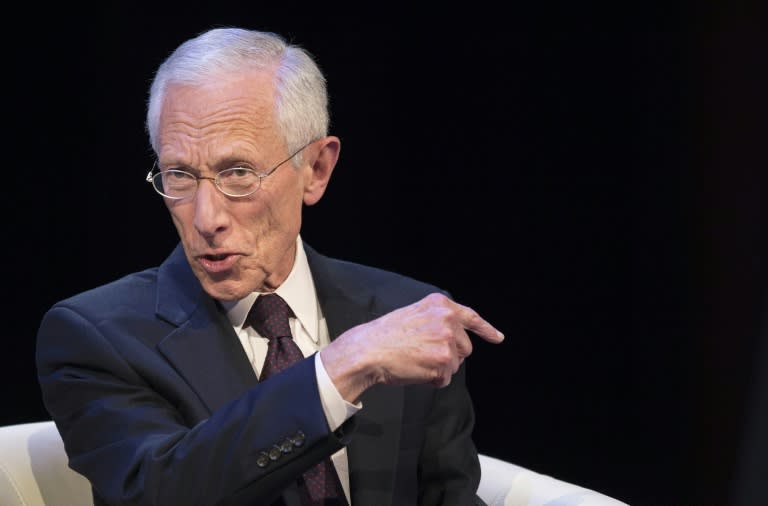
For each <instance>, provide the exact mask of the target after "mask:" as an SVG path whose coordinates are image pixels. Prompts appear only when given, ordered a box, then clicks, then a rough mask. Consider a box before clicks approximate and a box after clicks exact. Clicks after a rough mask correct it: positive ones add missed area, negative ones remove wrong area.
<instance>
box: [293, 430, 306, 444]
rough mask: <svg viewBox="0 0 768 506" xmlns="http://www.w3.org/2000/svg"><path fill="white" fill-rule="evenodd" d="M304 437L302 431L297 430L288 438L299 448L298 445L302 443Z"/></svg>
mask: <svg viewBox="0 0 768 506" xmlns="http://www.w3.org/2000/svg"><path fill="white" fill-rule="evenodd" d="M306 437H307V436H305V435H304V433H303V432H301V431H298V432H297V433H296V434H294V436H293V437H292V438H290V439H291V442H292V443H293V446H295V447H296V448H299V447H300V446H303V445H304V440H305V439H306Z"/></svg>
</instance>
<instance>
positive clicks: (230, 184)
mask: <svg viewBox="0 0 768 506" xmlns="http://www.w3.org/2000/svg"><path fill="white" fill-rule="evenodd" d="M260 182H261V178H260V177H259V175H258V174H256V172H254V171H253V170H251V169H246V168H243V167H232V168H231V169H226V170H222V171H221V172H219V173H218V175H217V176H216V184H217V185H219V188H220V189H221V191H222V192H224V193H226V194H227V195H231V196H232V197H245V196H246V195H250V194H251V193H253V192H255V191H256V190H258V189H259V184H260Z"/></svg>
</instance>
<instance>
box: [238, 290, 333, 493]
mask: <svg viewBox="0 0 768 506" xmlns="http://www.w3.org/2000/svg"><path fill="white" fill-rule="evenodd" d="M290 316H293V312H292V311H291V308H290V307H288V304H287V303H286V302H285V301H284V300H283V299H282V297H280V296H279V295H277V294H276V293H270V294H266V295H260V296H259V298H258V299H256V302H255V303H254V304H253V307H252V308H251V310H250V312H249V313H248V317H247V318H246V320H245V322H246V325H251V326H252V327H253V328H254V329H256V331H257V332H258V333H259V334H260V335H261V336H263V337H265V338H267V339H268V340H269V341H268V343H267V357H266V359H265V360H264V367H263V368H262V370H261V375H260V377H259V381H265V380H266V379H267V378H269V377H270V376H273V375H275V374H277V373H279V372H280V371H282V370H283V369H286V368H287V367H289V366H290V365H291V364H293V363H294V362H298V361H299V360H302V359H303V358H304V355H303V354H302V353H301V350H300V349H299V347H298V346H297V345H296V343H295V342H294V340H293V337H292V336H291V326H290V324H289V323H288V318H289V317H290ZM299 490H300V492H301V495H302V500H303V504H305V505H312V506H321V505H326V506H331V505H338V506H342V505H346V504H347V500H346V497H345V496H344V491H343V490H342V488H341V483H340V482H339V478H338V476H337V475H336V470H335V469H334V467H333V463H332V462H331V459H330V458H327V459H325V460H324V461H322V462H320V463H319V464H317V465H315V466H314V467H312V468H310V469H308V470H307V471H305V472H304V474H303V475H302V478H301V479H299Z"/></svg>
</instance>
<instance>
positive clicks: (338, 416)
mask: <svg viewBox="0 0 768 506" xmlns="http://www.w3.org/2000/svg"><path fill="white" fill-rule="evenodd" d="M315 374H316V375H317V387H318V388H319V390H320V402H321V403H322V405H323V412H324V413H325V419H326V420H328V425H329V427H330V428H331V432H333V431H335V430H336V429H338V428H339V427H341V424H342V423H344V422H345V421H347V420H348V419H349V417H351V416H352V415H354V414H355V413H357V412H358V411H360V409H361V408H362V407H363V403H362V402H358V403H357V404H352V403H351V402H347V401H346V400H344V397H342V396H341V394H340V393H339V391H338V390H337V389H336V385H334V384H333V381H331V378H330V376H328V372H327V371H326V370H325V366H324V365H323V361H322V359H321V358H320V353H319V352H318V353H315Z"/></svg>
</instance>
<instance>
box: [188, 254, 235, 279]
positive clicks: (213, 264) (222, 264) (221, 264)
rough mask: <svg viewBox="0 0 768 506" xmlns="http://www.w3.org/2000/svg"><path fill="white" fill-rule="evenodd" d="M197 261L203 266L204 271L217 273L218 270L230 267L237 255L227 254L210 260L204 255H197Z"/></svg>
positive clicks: (222, 270)
mask: <svg viewBox="0 0 768 506" xmlns="http://www.w3.org/2000/svg"><path fill="white" fill-rule="evenodd" d="M197 261H198V262H200V265H201V266H202V267H203V269H205V271H206V272H208V273H210V274H218V273H220V272H224V271H227V270H229V269H231V268H232V266H233V265H235V262H237V255H227V256H226V257H224V258H222V259H221V260H211V259H210V258H206V257H198V259H197Z"/></svg>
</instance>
